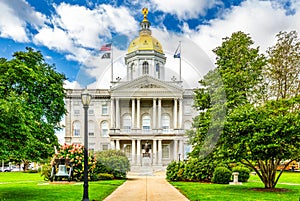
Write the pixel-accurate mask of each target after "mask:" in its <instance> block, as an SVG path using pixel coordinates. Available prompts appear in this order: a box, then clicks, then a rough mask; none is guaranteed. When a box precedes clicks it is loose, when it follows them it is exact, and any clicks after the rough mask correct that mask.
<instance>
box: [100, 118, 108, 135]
mask: <svg viewBox="0 0 300 201" xmlns="http://www.w3.org/2000/svg"><path fill="white" fill-rule="evenodd" d="M101 136H102V137H108V123H107V122H106V121H103V122H102V123H101Z"/></svg>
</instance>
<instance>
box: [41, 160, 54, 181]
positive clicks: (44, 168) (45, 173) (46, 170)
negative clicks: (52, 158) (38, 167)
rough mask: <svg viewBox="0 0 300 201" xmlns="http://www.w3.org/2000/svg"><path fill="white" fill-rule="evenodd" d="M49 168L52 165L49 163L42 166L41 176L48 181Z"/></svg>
mask: <svg viewBox="0 0 300 201" xmlns="http://www.w3.org/2000/svg"><path fill="white" fill-rule="evenodd" d="M51 169H52V167H51V165H50V164H49V163H48V164H45V165H43V166H42V171H41V176H43V177H44V180H45V181H49V179H50V176H51Z"/></svg>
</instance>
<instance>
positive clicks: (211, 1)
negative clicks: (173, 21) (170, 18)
mask: <svg viewBox="0 0 300 201" xmlns="http://www.w3.org/2000/svg"><path fill="white" fill-rule="evenodd" d="M152 2H153V4H154V5H155V7H156V9H157V10H161V11H163V12H165V13H171V14H174V15H177V17H178V18H179V19H183V20H186V19H192V18H197V17H199V16H200V15H205V14H206V11H207V10H208V9H210V8H212V7H214V6H216V5H218V4H220V1H219V0H202V1H196V0H163V1H162V0H152Z"/></svg>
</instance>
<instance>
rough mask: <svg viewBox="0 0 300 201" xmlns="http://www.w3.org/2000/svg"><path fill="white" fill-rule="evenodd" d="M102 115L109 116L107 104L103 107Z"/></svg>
mask: <svg viewBox="0 0 300 201" xmlns="http://www.w3.org/2000/svg"><path fill="white" fill-rule="evenodd" d="M101 114H102V115H107V114H108V108H107V104H103V105H102V110H101Z"/></svg>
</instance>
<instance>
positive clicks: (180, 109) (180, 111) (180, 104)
mask: <svg viewBox="0 0 300 201" xmlns="http://www.w3.org/2000/svg"><path fill="white" fill-rule="evenodd" d="M182 111H183V106H182V98H180V99H179V120H178V128H180V129H181V128H182Z"/></svg>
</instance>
